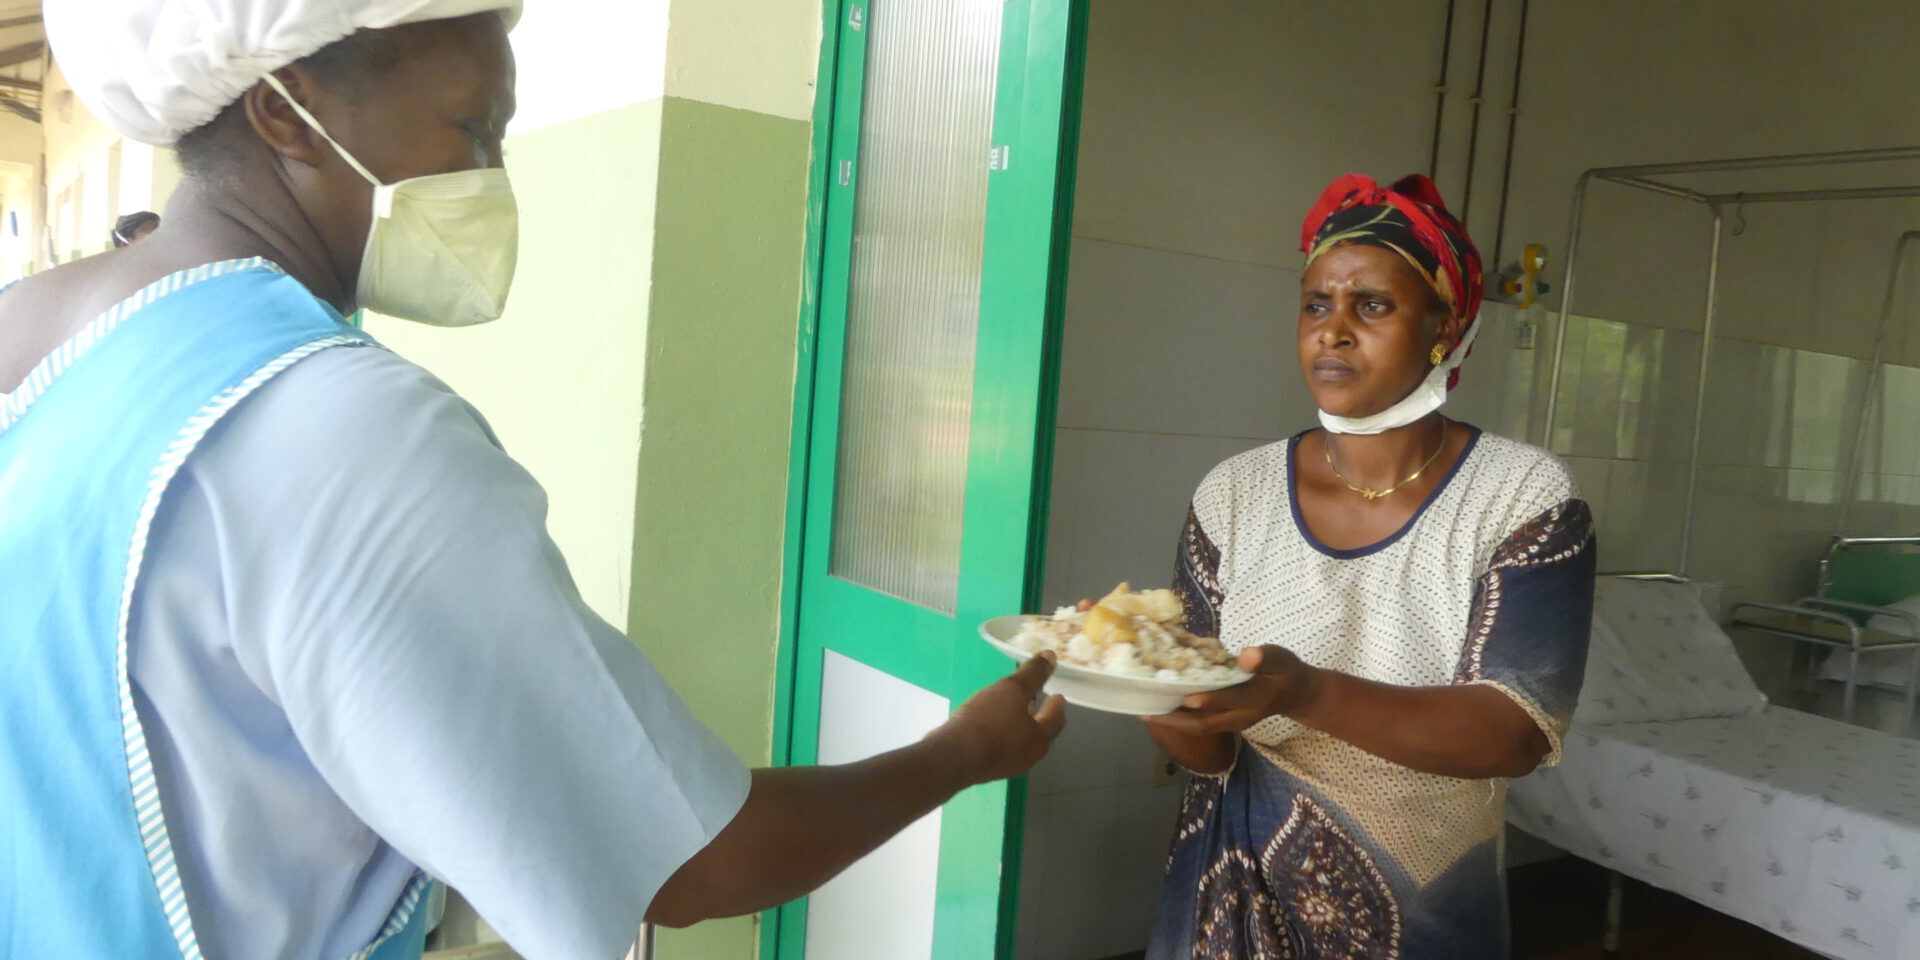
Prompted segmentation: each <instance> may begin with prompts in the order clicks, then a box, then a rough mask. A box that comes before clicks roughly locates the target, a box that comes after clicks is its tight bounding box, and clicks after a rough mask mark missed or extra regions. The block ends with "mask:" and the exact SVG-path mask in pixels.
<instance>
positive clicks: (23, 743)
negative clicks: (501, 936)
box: [0, 259, 428, 960]
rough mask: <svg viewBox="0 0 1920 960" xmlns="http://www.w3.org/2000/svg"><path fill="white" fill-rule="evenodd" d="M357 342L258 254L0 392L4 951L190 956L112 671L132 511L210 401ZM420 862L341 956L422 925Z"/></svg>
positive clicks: (148, 499)
mask: <svg viewBox="0 0 1920 960" xmlns="http://www.w3.org/2000/svg"><path fill="white" fill-rule="evenodd" d="M371 342H372V341H371V339H370V338H369V337H367V336H366V335H365V334H363V333H360V332H359V331H357V330H354V329H352V328H350V327H348V326H347V325H346V324H345V323H344V322H343V321H342V320H341V318H340V316H339V314H338V313H337V312H335V311H334V310H333V309H332V308H331V307H329V306H327V305H326V304H324V303H322V302H321V301H319V300H317V299H315V298H314V297H313V295H312V294H310V293H308V292H307V289H306V288H305V287H304V286H302V285H301V284H300V283H299V282H298V281H296V280H294V279H293V278H291V277H288V276H286V275H285V274H284V273H282V272H281V271H280V270H279V269H278V268H277V267H275V266H273V265H272V264H270V263H267V262H266V261H264V260H257V259H256V260H237V261H229V262H226V263H218V264H212V265H209V266H205V267H200V268H197V269H194V270H189V271H185V272H182V273H178V274H175V275H173V276H170V277H167V278H166V279H163V280H161V281H159V282H158V283H155V284H154V285H152V286H151V287H148V288H147V289H146V290H144V291H141V292H140V293H139V294H136V295H135V296H134V297H132V298H130V299H129V300H127V301H126V302H124V303H122V304H120V305H119V306H117V307H115V308H114V309H113V310H111V311H109V312H108V313H106V314H105V315H103V316H102V317H100V318H99V319H98V320H96V321H95V322H94V323H93V324H92V325H90V326H89V327H88V328H87V329H86V330H84V331H82V332H81V333H80V335H78V336H76V337H75V338H74V339H73V340H71V341H69V342H68V343H67V344H66V345H65V346H63V347H62V348H61V349H60V350H59V351H58V352H56V353H55V354H54V355H53V356H52V357H49V358H48V359H47V361H46V362H45V363H43V364H42V365H41V366H40V367H39V368H37V369H36V370H35V371H34V372H33V373H32V374H30V375H29V376H28V378H27V380H26V382H25V383H23V384H22V385H21V386H20V387H19V388H18V389H17V390H15V391H14V392H13V393H12V394H11V395H8V396H5V397H4V398H0V960H42V958H59V960H68V958H71V960H81V958H95V957H99V958H105V957H143V958H144V957H167V956H177V957H181V958H183V960H198V958H199V957H200V947H199V944H198V943H197V941H196V940H195V937H194V931H193V920H192V918H191V917H190V916H189V915H188V911H187V905H186V899H185V895H184V893H183V892H182V890H181V887H180V876H179V872H178V870H177V869H176V868H175V865H174V858H173V848H172V843H171V842H170V840H169V838H168V836H167V830H166V824H165V821H164V820H163V818H162V816H161V810H160V798H159V794H158V791H157V790H156V788H155V785H154V776H153V763H152V760H151V759H150V757H149V756H148V754H147V746H146V736H145V734H144V732H143V731H142V730H141V727H140V720H139V717H138V716H137V715H136V713H135V711H134V707H133V698H132V693H131V689H130V687H129V684H128V679H127V624H128V622H129V614H130V611H131V609H132V605H133V596H134V588H135V584H136V581H137V578H138V577H139V574H140V564H141V558H142V555H143V554H144V553H145V549H146V542H147V532H148V527H149V525H150V524H151V523H152V520H153V517H154V512H155V510H156V509H157V508H158V506H159V503H160V498H161V496H162V495H163V494H164V493H165V492H166V488H167V485H168V483H169V482H170V481H171V480H172V478H173V476H174V474H176V473H177V472H178V471H179V469H180V466H181V465H182V464H183V463H185V462H186V460H187V458H188V457H190V456H192V454H193V451H194V448H195V446H196V445H197V444H198V443H199V442H200V440H201V439H202V438H203V437H205V436H206V433H207V431H208V430H209V429H211V428H212V427H213V425H214V424H215V423H217V422H218V421H219V420H220V418H221V417H222V416H223V415H225V414H226V413H227V412H228V411H230V410H231V409H233V407H234V406H235V405H236V404H238V403H239V402H240V401H241V400H242V399H244V398H245V397H246V396H247V395H248V394H250V393H252V392H253V391H254V390H256V389H258V388H259V387H260V386H261V385H262V384H264V383H266V382H267V381H268V380H270V379H271V378H272V377H273V376H274V375H276V374H278V373H280V372H281V371H283V370H285V369H286V368H287V367H289V366H291V365H292V364H293V363H294V362H296V361H298V360H300V359H301V358H303V357H306V356H309V355H311V354H313V353H315V352H317V351H319V350H323V349H326V348H328V347H335V346H364V345H367V344H370V343H371ZM427 887H428V884H427V880H426V878H425V877H424V876H421V877H419V878H417V879H416V880H415V881H414V883H412V884H411V885H410V886H409V887H408V888H407V890H406V892H405V894H404V895H403V896H402V897H401V899H400V902H399V903H397V904H395V906H394V910H393V913H392V915H391V916H390V917H389V919H388V922H387V923H386V925H385V927H384V928H383V929H382V930H381V931H380V933H379V935H378V936H377V937H376V939H375V940H374V942H373V943H371V944H369V945H368V946H367V947H366V948H365V949H363V950H361V951H359V952H358V953H356V954H355V955H354V957H353V958H351V960H406V958H418V957H419V956H420V955H421V951H422V949H423V944H424V942H425V937H426V926H427V922H426V915H427V912H428V911H427V910H426V909H425V906H424V902H425V899H426V893H427Z"/></svg>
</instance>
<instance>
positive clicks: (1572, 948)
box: [1507, 857, 1819, 960]
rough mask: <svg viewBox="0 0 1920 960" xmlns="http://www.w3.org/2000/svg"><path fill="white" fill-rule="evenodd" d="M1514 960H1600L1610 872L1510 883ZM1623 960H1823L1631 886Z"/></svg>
mask: <svg viewBox="0 0 1920 960" xmlns="http://www.w3.org/2000/svg"><path fill="white" fill-rule="evenodd" d="M1507 881H1508V882H1507V890H1508V897H1509V902H1510V905H1511V909H1512V916H1513V956H1514V960H1589V958H1591V960H1599V957H1600V931H1601V925H1602V923H1603V920H1604V914H1605V910H1606V902H1607V877H1606V871H1604V870H1602V869H1601V868H1599V867H1597V866H1595V865H1593V864H1591V863H1588V862H1586V861H1584V860H1580V859H1578V858H1575V857H1561V858H1559V859H1557V860H1548V861H1545V862H1542V863H1535V864H1529V865H1527V866H1524V867H1517V868H1515V869H1514V870H1513V871H1511V872H1510V873H1509V874H1508V876H1507ZM1622 918H1623V920H1624V922H1625V926H1626V930H1625V932H1624V934H1623V935H1622V937H1621V942H1620V958H1621V960H1666V958H1675V960H1678V958H1686V960H1818V958H1819V955H1818V954H1816V953H1813V952H1811V951H1808V950H1804V949H1802V948H1800V947H1796V946H1794V945H1793V944H1791V943H1788V942H1787V941H1785V940H1782V939H1780V938H1779V937H1776V936H1774V935H1772V934H1770V933H1768V932H1766V931H1764V930H1762V929H1760V928H1759V927H1755V926H1753V925H1751V924H1747V923H1743V922H1741V921H1739V920H1735V919H1733V918H1731V917H1728V916H1726V915H1725V914H1720V913H1715V912H1713V911H1712V910H1708V909H1707V908H1705V907H1702V906H1700V905H1699V904H1696V903H1694V902H1693V901H1691V900H1687V899H1686V898H1684V897H1680V896H1677V895H1675V894H1671V893H1667V892H1666V891H1664V890H1657V889H1655V888H1653V887H1649V886H1647V885H1646V884H1643V883H1640V882H1638V881H1634V880H1628V881H1627V887H1626V906H1625V909H1624V910H1623V911H1622Z"/></svg>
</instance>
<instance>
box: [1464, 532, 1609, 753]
mask: <svg viewBox="0 0 1920 960" xmlns="http://www.w3.org/2000/svg"><path fill="white" fill-rule="evenodd" d="M1594 554H1595V547H1594V535H1593V515H1592V512H1591V511H1589V510H1588V509H1587V504H1586V502H1585V501H1583V500H1578V499H1569V500H1565V501H1563V502H1561V503H1559V504H1557V505H1555V506H1553V507H1551V508H1549V509H1547V510H1546V511H1545V512H1543V513H1541V514H1539V515H1537V516H1535V517H1533V518H1532V519H1530V520H1528V521H1526V522H1525V523H1522V524H1521V525H1520V526H1519V527H1518V528H1517V529H1515V530H1514V531H1513V532H1512V533H1511V534H1509V535H1508V536H1507V538H1506V539H1505V540H1503V541H1502V542H1501V543H1500V545H1499V547H1498V548H1497V549H1495V550H1494V553H1493V559H1492V562H1491V563H1490V564H1489V565H1488V567H1487V571H1486V573H1485V574H1483V575H1482V576H1481V578H1480V582H1479V584H1478V585H1476V587H1475V590H1474V600H1473V612H1472V615H1471V616H1470V617H1469V619H1468V621H1467V624H1468V626H1467V629H1468V635H1467V643H1466V647H1465V649H1464V650H1463V651H1462V653H1461V657H1460V666H1459V669H1458V672H1457V673H1456V675H1455V677H1454V681H1455V682H1456V683H1474V684H1485V685H1487V686H1490V687H1493V688H1494V689H1496V690H1499V691H1500V692H1501V693H1504V694H1506V695H1507V696H1508V697H1510V698H1512V699H1513V701H1514V702H1515V703H1517V704H1519V706H1520V708H1521V709H1523V710H1525V711H1526V712H1527V715H1528V716H1530V717H1532V718H1533V721H1534V722H1535V723H1537V724H1539V725H1540V729H1541V731H1542V732H1544V733H1545V734H1546V735H1547V742H1548V745H1549V747H1550V749H1549V751H1548V754H1547V758H1546V759H1545V760H1544V761H1543V762H1542V764H1541V765H1542V766H1552V765H1553V764H1555V763H1558V762H1559V760H1560V741H1561V737H1562V736H1563V735H1564V734H1565V733H1566V729H1567V723H1568V721H1570V720H1571V719H1572V718H1573V707H1574V701H1575V699H1576V698H1577V697H1578V695H1579V693H1580V681H1581V679H1582V677H1583V675H1584V674H1585V673H1586V665H1587V641H1588V637H1589V635H1590V631H1591V630H1592V625H1593V582H1594V562H1595V561H1594Z"/></svg>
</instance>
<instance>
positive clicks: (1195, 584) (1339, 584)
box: [1147, 431, 1595, 960]
mask: <svg viewBox="0 0 1920 960" xmlns="http://www.w3.org/2000/svg"><path fill="white" fill-rule="evenodd" d="M1298 441H1299V438H1298V437H1295V438H1293V439H1292V440H1289V441H1283V442H1281V443H1277V444H1273V445H1270V446H1267V447H1263V448H1261V449H1258V450H1254V451H1250V452H1248V453H1245V454H1242V455H1240V456H1238V457H1235V458H1233V459H1232V460H1229V461H1227V462H1226V463H1223V464H1221V465H1220V466H1219V467H1217V468H1215V470H1214V471H1213V472H1212V473H1211V474H1210V475H1209V476H1208V477H1207V479H1206V480H1205V481H1204V482H1203V483H1202V484H1201V486H1200V489H1199V491H1198V492H1197V493H1196V494H1195V496H1194V501H1193V509H1192V512H1191V513H1190V514H1189V516H1188V520H1187V525H1186V530H1185V533H1184V534H1183V536H1182V541H1181V544H1180V558H1179V569H1178V575H1177V578H1176V589H1177V590H1178V591H1179V592H1180V593H1181V595H1182V599H1184V600H1185V601H1186V603H1187V611H1188V621H1189V622H1188V627H1189V629H1191V630H1193V631H1194V632H1196V633H1200V634H1213V635H1217V636H1219V637H1220V638H1221V640H1222V642H1223V643H1225V644H1226V645H1227V647H1228V649H1231V650H1240V649H1244V648H1246V647H1249V646H1258V645H1261V644H1269V643H1271V644H1278V645H1281V646H1284V647H1287V648H1289V649H1291V650H1293V651H1294V652H1295V653H1297V654H1299V655H1300V656H1301V657H1302V658H1304V659H1305V660H1307V661H1308V662H1309V663H1312V664H1314V665H1316V666H1320V667H1325V668H1329V669H1334V670H1339V671H1342V672H1345V673H1350V674H1354V675H1356V676H1361V677H1366V678H1368V679H1373V680H1378V681H1381V682H1386V683H1395V684H1402V685H1409V686H1432V685H1441V684H1481V685H1486V686H1489V687H1491V688H1493V689H1495V690H1498V691H1500V692H1501V693H1503V694H1505V695H1507V696H1508V697H1510V698H1511V699H1512V700H1513V701H1514V702H1515V703H1516V704H1517V705H1518V706H1520V707H1521V708H1522V709H1523V710H1525V711H1526V712H1527V714H1528V715H1529V716H1531V717H1532V718H1533V719H1534V720H1535V722H1536V723H1538V724H1539V725H1540V727H1541V729H1542V731H1543V732H1544V733H1545V734H1546V736H1547V739H1548V741H1549V744H1550V747H1551V750H1550V754H1549V756H1548V758H1547V760H1546V761H1545V762H1546V763H1549V764H1551V763H1553V762H1556V761H1557V760H1558V758H1559V754H1560V737H1561V735H1562V733H1563V732H1564V731H1565V728H1566V723H1567V720H1568V719H1569V718H1570V717H1571V715H1572V712H1573V706H1574V699H1575V697H1576V695H1577V693H1578V690H1579V686H1580V681H1581V674H1582V672H1583V670H1584V667H1585V660H1586V646H1587V636H1588V630H1589V627H1590V623H1591V618H1592V606H1593V584H1594V553H1595V548H1594V539H1593V532H1592V518H1591V515H1590V513H1589V511H1588V509H1587V506H1586V504H1585V503H1584V502H1582V501H1581V500H1580V499H1579V498H1578V496H1577V494H1576V493H1575V491H1574V488H1573V484H1572V481H1571V479H1570V478H1569V476H1568V475H1567V472H1566V470H1565V468H1564V467H1562V466H1561V464H1560V463H1559V462H1558V461H1557V460H1555V459H1554V458H1553V457H1552V456H1551V455H1550V454H1548V453H1546V452H1545V451H1543V450H1539V449H1537V448H1534V447H1530V446H1527V445H1525V444H1520V443H1516V442H1513V441H1509V440H1505V439H1502V438H1499V437H1494V436H1491V435H1486V434H1482V433H1480V432H1478V431H1475V432H1474V434H1473V438H1472V440H1471V441H1470V442H1469V444H1468V446H1467V449H1466V451H1465V452H1464V453H1463V454H1462V456H1461V457H1460V459H1459V461H1458V463H1456V465H1455V466H1454V467H1453V468H1452V470H1451V471H1450V472H1449V473H1448V475H1447V476H1446V477H1445V478H1444V479H1443V480H1442V482H1441V483H1440V485H1439V486H1438V487H1437V488H1436V489H1435V490H1434V491H1433V493H1432V494H1431V495H1430V496H1429V497H1428V498H1427V500H1426V501H1425V502H1424V503H1423V504H1421V506H1420V508H1419V509H1418V510H1417V511H1416V512H1415V514H1414V515H1413V517H1412V518H1411V519H1410V520H1409V521H1408V522H1407V523H1406V525H1405V526H1404V527H1403V528H1401V529H1400V530H1399V531H1397V532H1395V533H1394V534H1393V535H1391V536H1389V537H1387V538H1386V539H1384V540H1382V541H1380V542H1378V543H1375V544H1372V545H1370V546H1367V547H1364V548H1360V549H1354V550H1340V549H1334V548H1330V547H1327V546H1326V545H1324V544H1322V543H1320V542H1319V541H1318V540H1317V539H1315V538H1314V536H1313V534H1312V533H1311V532H1310V531H1309V530H1308V529H1307V526H1306V523H1305V521H1304V519H1303V518H1302V517H1301V515H1300V512H1299V509H1298V507H1297V505H1296V501H1295V499H1294V497H1293V488H1294V483H1293V474H1294V459H1295V452H1296V450H1297V446H1298ZM1504 805H1505V782H1504V781H1488V780H1461V779H1456V778H1453V777H1444V776H1439V775H1436V774H1428V773H1422V772H1419V771H1416V770H1412V769H1409V768H1406V767H1402V766H1400V765H1398V764H1394V763H1392V762H1390V761H1387V760H1384V759H1381V758H1380V757H1377V756H1374V755H1372V754H1369V753H1366V752H1364V751H1362V750H1360V749H1358V748H1356V747H1353V746H1352V745H1350V744H1347V743H1345V742H1344V741H1340V740H1337V739H1335V738H1333V737H1330V736H1328V735H1326V734H1324V733H1321V732H1320V731H1317V730H1313V729H1311V728H1308V727H1305V726H1303V725H1301V724H1299V723H1297V722H1295V721H1293V720H1290V719H1287V718H1284V717H1272V718H1268V719H1267V720H1264V721H1262V722H1261V723H1259V724H1256V725H1254V726H1253V727H1251V728H1249V729H1248V730H1247V731H1246V733H1245V735H1244V737H1243V740H1242V742H1241V745H1240V749H1239V754H1238V758H1237V760H1236V761H1235V765H1234V766H1233V768H1232V769H1231V770H1229V771H1228V772H1227V773H1225V774H1222V775H1219V776H1196V777H1194V779H1193V782H1192V783H1191V785H1190V786H1189V787H1188V790H1187V794H1186V798H1185V803H1184V807H1183V809H1182V811H1181V814H1180V820H1179V824H1178V827H1177V829H1176V832H1175V835H1174V838H1173V843H1172V851H1171V854H1170V857H1169V863H1168V870H1167V879H1166V887H1165V890H1164V893H1163V894H1162V900H1161V907H1160V914H1159V917H1158V919H1157V921H1156V923H1155V929H1154V934H1153V939H1152V943H1151V946H1150V948H1149V950H1148V952H1147V957H1148V958H1149V960H1281V958H1285V960H1442V958H1446V960H1453V958H1457V960H1491V958H1499V957H1504V956H1506V955H1507V952H1508V945H1507V941H1508V932H1507V917H1506V898H1505V886H1504V883H1503V880H1502V872H1501V849H1500V838H1501V836H1502V824H1503V820H1504V817H1503V813H1504Z"/></svg>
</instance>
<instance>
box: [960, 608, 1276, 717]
mask: <svg viewBox="0 0 1920 960" xmlns="http://www.w3.org/2000/svg"><path fill="white" fill-rule="evenodd" d="M1031 619H1033V618H1032V617H995V618H993V619H992V620H988V621H987V622H986V623H983V624H981V625H980V639H982V640H985V641H986V642H987V643H988V644H989V645H991V646H992V647H993V648H994V649H995V650H998V651H1000V652H1001V653H1004V654H1006V655H1007V656H1009V657H1012V658H1013V659H1014V660H1016V661H1020V662H1022V663H1024V662H1026V661H1027V660H1028V659H1030V658H1031V657H1032V656H1033V654H1031V653H1028V652H1027V651H1025V650H1022V649H1020V648H1019V647H1016V646H1014V645H1013V644H1012V643H1011V642H1009V641H1011V640H1012V639H1013V638H1014V636H1015V635H1017V634H1018V633H1019V632H1020V628H1021V627H1023V626H1025V625H1026V622H1027V621H1028V620H1031ZM1235 672H1236V673H1238V677H1237V679H1233V680H1226V681H1219V680H1216V681H1213V682H1210V683H1194V682H1192V681H1186V680H1158V679H1154V678H1152V677H1125V676H1121V675H1119V674H1117V673H1108V672H1106V671H1104V670H1095V669H1093V668H1092V667H1082V666H1076V665H1074V664H1071V663H1067V662H1065V661H1061V662H1060V663H1059V664H1058V665H1056V666H1055V667H1054V668H1053V676H1052V677H1050V678H1048V680H1047V692H1048V693H1057V694H1059V695H1061V696H1063V697H1065V698H1067V702H1068V703H1072V704H1078V705H1079V706H1082V707H1086V708H1088V709H1090V710H1104V711H1106V712H1108V713H1124V714H1128V715H1130V716H1136V717H1151V716H1157V715H1159V714H1162V713H1172V712H1173V711H1175V710H1178V709H1180V702H1181V701H1183V700H1185V699H1186V698H1187V697H1188V695H1190V694H1195V693H1205V692H1207V691H1208V690H1223V689H1225V688H1227V687H1233V686H1238V685H1240V684H1242V683H1245V682H1247V681H1248V680H1251V679H1253V676H1252V675H1251V674H1245V673H1239V672H1238V671H1235Z"/></svg>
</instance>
